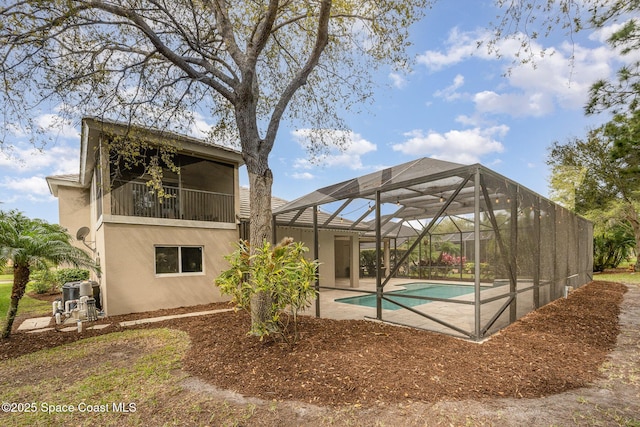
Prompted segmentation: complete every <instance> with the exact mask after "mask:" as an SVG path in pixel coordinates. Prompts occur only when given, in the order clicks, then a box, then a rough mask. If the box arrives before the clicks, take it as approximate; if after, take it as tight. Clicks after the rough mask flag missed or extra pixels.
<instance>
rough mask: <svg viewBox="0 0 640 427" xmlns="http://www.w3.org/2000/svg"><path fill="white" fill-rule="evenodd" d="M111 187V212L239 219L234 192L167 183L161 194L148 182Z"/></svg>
mask: <svg viewBox="0 0 640 427" xmlns="http://www.w3.org/2000/svg"><path fill="white" fill-rule="evenodd" d="M114 187H115V188H114V189H113V190H112V191H111V214H112V215H122V216H136V217H146V218H168V219H183V220H192V221H210V222H226V223H234V222H235V208H234V200H233V194H223V193H214V192H209V191H200V190H187V189H185V188H178V187H172V186H163V187H162V188H163V190H164V193H165V196H164V197H158V196H157V194H156V193H155V192H154V191H152V189H151V188H150V187H148V186H147V185H146V184H145V183H139V182H124V183H123V182H118V183H117V184H116V185H115V186H114Z"/></svg>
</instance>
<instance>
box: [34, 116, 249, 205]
mask: <svg viewBox="0 0 640 427" xmlns="http://www.w3.org/2000/svg"><path fill="white" fill-rule="evenodd" d="M104 135H113V136H127V137H131V138H141V139H144V140H146V141H149V142H151V143H162V142H166V141H167V140H169V141H173V142H176V143H178V145H179V146H178V151H179V152H180V153H184V154H189V155H193V156H197V157H199V158H204V159H210V160H218V161H224V162H230V163H233V164H235V165H237V166H241V165H242V164H244V161H243V159H242V153H240V152H239V151H237V150H234V149H232V148H229V147H225V146H222V145H217V144H213V143H209V142H207V141H204V140H201V139H197V138H193V137H190V136H185V135H180V134H177V133H175V132H171V131H167V130H160V129H153V128H145V127H142V126H137V125H129V124H127V123H121V122H116V121H109V120H103V119H98V118H94V117H85V118H83V119H82V132H81V137H80V173H79V174H68V175H55V176H49V177H47V178H46V179H47V184H48V185H49V191H51V194H53V195H54V196H57V195H58V187H59V186H60V185H64V186H76V187H85V188H86V187H88V186H89V184H90V183H91V174H92V172H93V169H94V167H95V160H96V156H95V154H94V153H95V151H97V149H98V146H99V142H100V140H101V138H102V137H103V136H104Z"/></svg>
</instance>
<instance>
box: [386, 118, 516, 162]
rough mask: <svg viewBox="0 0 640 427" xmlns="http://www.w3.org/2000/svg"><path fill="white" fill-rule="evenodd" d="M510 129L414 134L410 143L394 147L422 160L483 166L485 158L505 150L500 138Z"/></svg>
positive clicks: (408, 139)
mask: <svg viewBox="0 0 640 427" xmlns="http://www.w3.org/2000/svg"><path fill="white" fill-rule="evenodd" d="M508 131H509V128H508V127H507V126H505V125H501V126H494V127H490V128H485V129H482V128H474V129H468V130H451V131H449V132H446V133H438V132H434V131H429V132H428V133H427V134H425V133H424V132H423V131H422V130H413V131H411V132H408V133H405V136H406V137H407V140H406V141H404V142H402V143H400V144H395V145H393V147H392V148H393V150H394V151H400V152H402V153H404V154H408V155H412V156H420V157H433V158H435V159H440V160H448V161H452V162H457V163H463V164H471V163H479V162H480V158H481V157H482V156H486V155H488V154H491V153H501V152H502V151H504V146H503V145H502V143H501V142H499V141H498V140H497V139H496V138H501V137H504V136H505V135H506V134H507V132H508Z"/></svg>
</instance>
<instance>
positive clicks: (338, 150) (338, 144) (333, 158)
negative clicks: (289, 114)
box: [291, 129, 377, 170]
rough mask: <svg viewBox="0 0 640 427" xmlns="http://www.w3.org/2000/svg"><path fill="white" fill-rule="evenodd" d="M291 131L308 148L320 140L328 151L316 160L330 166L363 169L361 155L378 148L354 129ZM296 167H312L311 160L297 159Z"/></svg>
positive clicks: (296, 139)
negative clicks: (353, 130)
mask: <svg viewBox="0 0 640 427" xmlns="http://www.w3.org/2000/svg"><path fill="white" fill-rule="evenodd" d="M291 133H292V135H293V138H294V139H295V141H296V142H297V143H298V144H300V145H301V146H302V147H304V148H305V149H307V150H309V149H310V148H311V146H312V144H314V143H315V144H317V143H318V142H319V141H320V142H321V143H322V144H323V145H324V146H325V147H326V149H327V152H326V153H322V154H320V155H319V156H317V158H316V160H317V162H318V163H321V164H323V165H325V166H329V167H345V168H349V169H354V170H358V169H363V168H364V165H363V164H362V159H361V156H363V155H364V154H367V153H370V152H372V151H376V150H377V146H376V144H374V143H372V142H370V141H367V140H366V139H364V138H363V137H362V135H360V134H358V133H354V132H352V131H342V130H332V129H322V130H318V129H315V130H314V129H298V130H294V131H292V132H291ZM294 167H296V168H302V169H310V168H311V162H309V161H308V160H305V159H296V160H295V162H294Z"/></svg>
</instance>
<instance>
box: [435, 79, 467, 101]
mask: <svg viewBox="0 0 640 427" xmlns="http://www.w3.org/2000/svg"><path fill="white" fill-rule="evenodd" d="M463 85H464V76H463V75H462V74H457V75H456V76H455V77H454V78H453V83H451V85H449V86H447V87H446V88H444V89H442V90H438V91H436V92H435V93H434V94H433V95H434V96H435V97H437V98H444V99H445V100H447V101H454V100H456V99H458V98H460V97H461V96H462V95H461V94H460V93H458V92H457V90H458V89H460V88H461V87H462V86H463Z"/></svg>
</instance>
